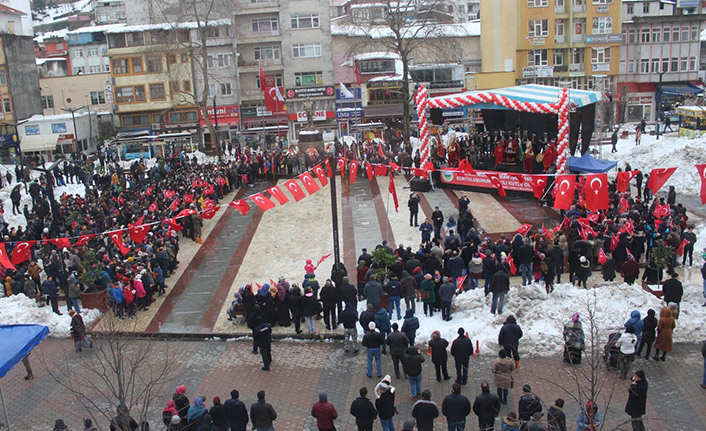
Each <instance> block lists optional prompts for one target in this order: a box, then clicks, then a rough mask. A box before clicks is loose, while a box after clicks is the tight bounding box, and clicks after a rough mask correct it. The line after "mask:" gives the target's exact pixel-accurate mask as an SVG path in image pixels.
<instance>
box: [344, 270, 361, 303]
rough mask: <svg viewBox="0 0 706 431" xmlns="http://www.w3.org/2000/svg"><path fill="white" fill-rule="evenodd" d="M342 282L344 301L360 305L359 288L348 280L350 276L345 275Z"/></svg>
mask: <svg viewBox="0 0 706 431" xmlns="http://www.w3.org/2000/svg"><path fill="white" fill-rule="evenodd" d="M342 284H343V287H341V297H342V298H343V302H344V303H346V304H348V303H350V304H353V305H358V289H356V287H355V286H353V285H352V284H350V283H349V282H348V277H343V280H342ZM344 308H345V307H344Z"/></svg>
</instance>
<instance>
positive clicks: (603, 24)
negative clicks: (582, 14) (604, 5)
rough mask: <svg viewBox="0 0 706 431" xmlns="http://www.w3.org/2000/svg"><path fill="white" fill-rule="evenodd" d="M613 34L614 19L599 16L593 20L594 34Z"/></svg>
mask: <svg viewBox="0 0 706 431" xmlns="http://www.w3.org/2000/svg"><path fill="white" fill-rule="evenodd" d="M610 33H613V17H611V16H599V17H596V18H593V28H592V34H610Z"/></svg>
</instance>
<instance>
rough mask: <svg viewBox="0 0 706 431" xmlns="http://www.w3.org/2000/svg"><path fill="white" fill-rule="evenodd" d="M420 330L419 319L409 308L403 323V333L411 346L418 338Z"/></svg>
mask: <svg viewBox="0 0 706 431" xmlns="http://www.w3.org/2000/svg"><path fill="white" fill-rule="evenodd" d="M417 329H419V319H417V317H416V316H415V315H414V311H413V310H412V309H411V308H408V309H407V310H406V311H405V312H404V322H402V328H401V331H402V332H403V333H404V334H405V335H406V336H407V341H409V344H414V338H415V337H416V336H417Z"/></svg>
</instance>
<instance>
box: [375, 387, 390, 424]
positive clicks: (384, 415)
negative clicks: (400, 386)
mask: <svg viewBox="0 0 706 431" xmlns="http://www.w3.org/2000/svg"><path fill="white" fill-rule="evenodd" d="M375 408H377V410H378V415H380V419H390V418H391V417H393V416H394V415H395V393H394V392H392V391H391V390H389V391H386V392H383V393H382V394H381V395H380V398H378V399H377V400H375Z"/></svg>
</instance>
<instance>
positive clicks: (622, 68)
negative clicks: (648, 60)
mask: <svg viewBox="0 0 706 431" xmlns="http://www.w3.org/2000/svg"><path fill="white" fill-rule="evenodd" d="M625 66H626V61H625V60H620V66H618V73H620V74H621V75H622V74H624V73H625Z"/></svg>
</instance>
